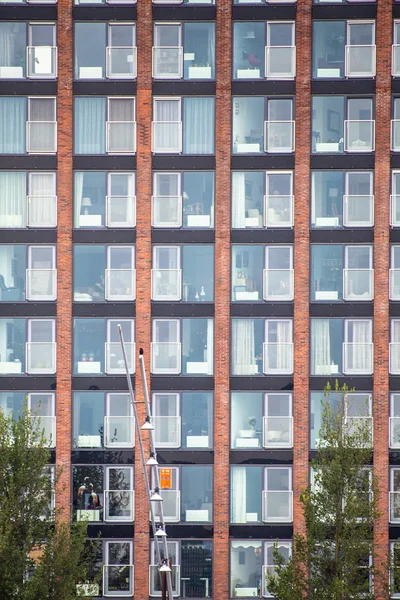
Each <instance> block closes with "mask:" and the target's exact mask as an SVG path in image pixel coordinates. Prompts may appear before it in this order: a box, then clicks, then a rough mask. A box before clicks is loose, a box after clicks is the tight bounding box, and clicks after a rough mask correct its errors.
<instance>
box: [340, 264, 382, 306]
mask: <svg viewBox="0 0 400 600" xmlns="http://www.w3.org/2000/svg"><path fill="white" fill-rule="evenodd" d="M373 297H374V270H373V269H343V298H344V300H351V301H352V302H355V301H359V300H361V301H368V300H372V299H373Z"/></svg>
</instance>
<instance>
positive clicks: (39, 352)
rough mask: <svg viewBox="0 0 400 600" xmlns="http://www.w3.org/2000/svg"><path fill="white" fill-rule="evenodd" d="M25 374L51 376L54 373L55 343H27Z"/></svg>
mask: <svg viewBox="0 0 400 600" xmlns="http://www.w3.org/2000/svg"><path fill="white" fill-rule="evenodd" d="M26 372H27V373H28V374H30V375H52V374H54V373H55V372H56V343H55V342H27V343H26Z"/></svg>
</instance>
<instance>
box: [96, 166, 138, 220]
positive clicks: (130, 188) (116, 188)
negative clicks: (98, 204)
mask: <svg viewBox="0 0 400 600" xmlns="http://www.w3.org/2000/svg"><path fill="white" fill-rule="evenodd" d="M106 200H107V212H106V224H107V227H110V228H114V227H115V228H119V227H135V225H136V195H135V173H108V176H107V199H106ZM99 216H100V219H97V220H99V221H100V223H99V224H100V225H101V215H99ZM96 217H97V215H96ZM96 224H98V223H96Z"/></svg>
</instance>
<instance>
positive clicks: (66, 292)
mask: <svg viewBox="0 0 400 600" xmlns="http://www.w3.org/2000/svg"><path fill="white" fill-rule="evenodd" d="M57 44H58V84H57V120H58V133H57V149H58V150H57V155H58V160H57V168H58V172H57V186H58V189H57V196H58V203H57V219H58V220H57V379H56V381H57V397H56V415H57V431H56V439H57V451H56V464H57V467H58V468H61V469H62V474H61V477H60V481H59V489H58V493H57V494H56V506H57V508H59V509H61V508H62V509H63V516H62V518H64V519H68V518H69V515H70V503H71V438H72V435H71V418H72V401H71V365H72V196H73V195H72V73H73V62H72V60H73V59H72V56H73V51H72V48H73V45H72V0H58V28H57Z"/></svg>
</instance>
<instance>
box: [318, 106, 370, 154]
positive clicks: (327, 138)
mask: <svg viewBox="0 0 400 600" xmlns="http://www.w3.org/2000/svg"><path fill="white" fill-rule="evenodd" d="M374 149H375V120H374V114H373V100H372V98H354V97H352V98H345V97H344V96H313V99H312V152H313V153H314V154H315V153H317V154H320V153H327V154H335V153H343V152H373V151H374Z"/></svg>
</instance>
